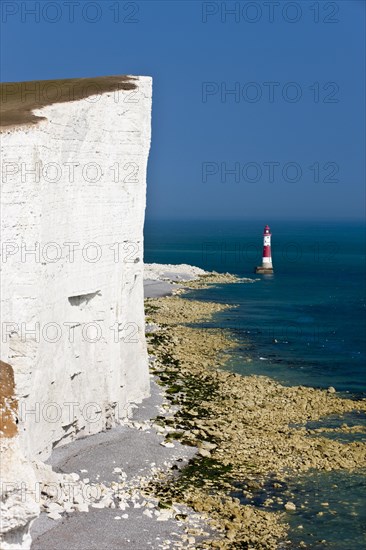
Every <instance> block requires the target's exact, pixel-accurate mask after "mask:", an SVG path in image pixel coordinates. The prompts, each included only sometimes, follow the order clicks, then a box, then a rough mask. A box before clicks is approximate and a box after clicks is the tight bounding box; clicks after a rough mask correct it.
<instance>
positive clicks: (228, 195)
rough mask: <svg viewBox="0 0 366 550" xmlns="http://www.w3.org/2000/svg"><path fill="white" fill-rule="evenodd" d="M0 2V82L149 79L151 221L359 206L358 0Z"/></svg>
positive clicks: (361, 16)
mask: <svg viewBox="0 0 366 550" xmlns="http://www.w3.org/2000/svg"><path fill="white" fill-rule="evenodd" d="M1 4H2V44H1V45H2V48H1V61H2V72H1V80H2V81H4V82H7V81H22V80H36V79H54V78H68V77H69V78H73V77H80V76H99V75H112V74H125V73H127V74H137V75H151V76H152V77H153V79H154V92H153V134H152V149H151V155H150V159H149V169H148V209H147V217H148V218H150V219H154V218H155V219H156V218H176V219H178V218H185V219H190V218H192V219H251V218H259V217H260V218H263V217H265V218H268V219H297V218H298V219H347V220H349V219H361V218H363V217H364V215H365V183H364V181H365V163H364V154H365V126H364V125H365V122H364V120H365V107H364V105H365V104H364V101H363V96H364V79H365V74H364V72H365V69H364V67H365V59H364V41H365V3H364V2H363V1H361V0H360V1H358V0H357V1H353V0H347V1H337V2H327V1H320V2H313V1H298V2H280V1H278V2H267V1H265V0H263V1H261V0H258V1H257V2H253V1H251V2H249V1H242V2H200V1H186V2H180V1H172V2H169V1H163V2H155V1H147V2H141V1H136V2H124V1H120V2H119V1H116V0H114V1H112V0H111V1H109V0H104V1H102V2H84V1H81V0H79V1H74V2H71V3H69V4H68V3H67V2H64V1H63V0H59V1H58V2H48V1H47V0H45V1H40V2H33V1H28V2H23V1H22V2H17V1H6V0H3V1H2V3H1ZM55 4H56V6H55ZM269 4H271V5H269ZM71 8H72V9H73V10H74V16H73V19H74V20H73V21H72V17H71ZM31 10H36V15H34V14H32V13H30V11H31ZM37 10H39V11H38V13H39V16H38V15H37ZM232 10H234V13H229V12H230V11H231V12H232ZM37 18H38V20H36V19H37ZM93 19H95V21H94V22H93ZM230 90H234V91H235V93H231V94H230V93H225V91H226V92H229V91H230ZM270 92H271V93H272V96H271V95H270ZM230 171H232V172H233V173H230Z"/></svg>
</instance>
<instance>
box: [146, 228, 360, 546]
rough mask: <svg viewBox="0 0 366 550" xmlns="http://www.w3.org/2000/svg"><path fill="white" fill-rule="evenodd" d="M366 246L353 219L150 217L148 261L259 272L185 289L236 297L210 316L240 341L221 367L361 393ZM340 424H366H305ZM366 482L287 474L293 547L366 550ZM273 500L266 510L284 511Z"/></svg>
mask: <svg viewBox="0 0 366 550" xmlns="http://www.w3.org/2000/svg"><path fill="white" fill-rule="evenodd" d="M267 222H268V223H269V224H270V226H271V230H272V235H273V236H272V258H273V265H274V270H275V272H274V275H271V276H268V275H267V276H258V275H255V274H254V272H253V270H254V267H255V266H256V265H260V263H261V255H262V231H263V226H264V225H265V223H267ZM365 243H366V239H365V226H364V225H361V224H356V223H310V222H309V223H304V222H298V223H295V222H291V223H290V222H275V223H271V221H270V220H262V221H258V222H147V223H146V226H145V261H146V262H158V263H173V264H178V263H188V264H192V265H197V266H199V267H202V268H204V269H207V270H210V271H211V270H215V271H219V272H226V271H228V272H230V273H235V274H237V275H240V276H243V277H253V278H256V279H258V280H257V281H256V282H255V283H252V284H230V285H220V286H218V287H213V288H210V289H208V290H204V291H192V292H190V293H189V294H188V295H187V296H188V297H191V298H194V299H197V300H212V301H217V302H224V303H229V304H238V306H239V307H237V308H236V309H232V310H226V311H225V312H223V313H220V314H218V315H217V316H216V317H215V318H214V320H213V321H212V322H210V323H209V326H214V327H222V328H223V329H230V330H231V331H232V333H233V334H234V335H235V337H236V338H237V339H238V341H239V347H238V348H236V349H234V350H233V351H231V352H229V354H228V364H227V368H229V369H233V370H235V371H236V372H239V373H241V374H265V375H267V376H271V377H272V378H275V379H277V380H279V381H280V382H281V383H283V384H288V385H292V384H294V385H297V384H303V385H309V386H313V387H322V388H324V387H329V386H334V387H335V388H336V389H337V390H338V391H341V392H344V395H345V396H349V397H350V398H352V399H359V398H361V397H365V392H366V376H365V375H366V369H365V364H366V361H365V357H366V317H365V313H366V312H365V303H366V302H365V281H366V277H365V275H366V273H365V272H366V269H365V267H366V266H365ZM344 423H346V424H347V425H349V426H352V425H355V424H356V425H361V426H364V425H365V415H357V414H356V415H349V417H347V416H342V417H336V416H334V415H333V416H332V417H329V418H325V419H322V420H321V421H320V422H319V423H315V424H314V426H309V427H312V428H316V427H321V426H324V427H328V428H329V427H331V428H334V427H338V426H341V425H342V424H344ZM364 434H365V432H364V429H362V428H361V429H360V432H359V433H358V432H357V433H354V434H352V433H346V434H344V433H343V434H342V433H337V432H324V433H321V434H319V436H325V437H332V438H337V439H338V441H339V442H340V443H344V444H346V443H349V442H351V441H359V442H361V441H364V440H365V435H364ZM312 437H317V435H316V434H314V435H312ZM361 466H364V465H361V464H360V467H361ZM365 479H366V476H365V469H363V470H362V469H361V468H360V470H359V471H357V472H353V473H350V472H342V471H338V472H337V471H336V472H309V473H308V474H306V475H304V476H302V477H301V478H294V479H290V480H288V484H287V489H286V491H287V492H288V494H286V492H285V494H283V495H280V497H281V499H282V502H286V499H288V498H290V499H291V500H293V501H294V502H295V503H296V512H288V513H286V521H287V522H288V523H289V524H290V533H289V538H290V540H291V546H290V548H300V547H302V545H303V544H306V548H310V549H314V550H315V549H320V548H328V549H330V550H359V549H360V548H365V547H366V534H365V524H364V520H365V512H364V511H365V509H366V507H365V506H364V504H365V502H364V501H365V494H366V482H365ZM268 496H272V495H271V491H270V490H269V492H268V493H267V494H264V495H258V498H257V501H255V502H253V503H252V504H254V505H256V506H259V507H260V506H261V505H262V504H261V502H262V501H263V500H265V498H267V497H268ZM282 497H283V498H282ZM255 498H256V497H255ZM281 499H280V501H281ZM280 501H278V500H275V501H274V505H273V507H274V509H280V510H282V511H283V504H281V503H280ZM324 503H327V504H324ZM286 547H287V546H286Z"/></svg>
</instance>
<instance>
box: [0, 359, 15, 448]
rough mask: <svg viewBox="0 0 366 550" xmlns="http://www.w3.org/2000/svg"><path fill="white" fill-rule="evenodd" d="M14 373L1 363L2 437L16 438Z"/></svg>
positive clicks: (0, 415) (0, 407) (9, 367)
mask: <svg viewBox="0 0 366 550" xmlns="http://www.w3.org/2000/svg"><path fill="white" fill-rule="evenodd" d="M14 392H15V384H14V372H13V368H12V366H11V365H9V364H8V363H4V361H0V437H7V438H9V437H14V436H15V435H16V434H17V431H18V427H17V424H16V418H17V411H18V402H17V400H16V399H15V396H14Z"/></svg>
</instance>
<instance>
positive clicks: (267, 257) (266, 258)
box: [262, 225, 272, 269]
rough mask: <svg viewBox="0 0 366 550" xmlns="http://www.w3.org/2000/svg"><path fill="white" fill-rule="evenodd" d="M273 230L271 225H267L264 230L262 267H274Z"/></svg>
mask: <svg viewBox="0 0 366 550" xmlns="http://www.w3.org/2000/svg"><path fill="white" fill-rule="evenodd" d="M271 236H272V234H271V230H270V228H269V225H266V226H265V228H264V231H263V255H262V267H264V268H266V269H272V252H271Z"/></svg>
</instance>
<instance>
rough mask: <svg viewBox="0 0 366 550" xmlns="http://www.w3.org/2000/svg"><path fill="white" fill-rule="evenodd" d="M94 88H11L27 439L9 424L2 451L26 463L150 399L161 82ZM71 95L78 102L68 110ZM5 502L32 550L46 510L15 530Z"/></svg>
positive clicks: (5, 298)
mask: <svg viewBox="0 0 366 550" xmlns="http://www.w3.org/2000/svg"><path fill="white" fill-rule="evenodd" d="M65 83H66V84H65ZM84 84H85V86H89V88H86V87H85V89H83V90H82V86H83V80H82V79H79V80H69V81H53V82H52V83H47V82H46V81H45V82H37V83H32V86H33V88H32V87H29V86H28V87H27V83H17V84H11V85H10V84H9V85H8V89H7V90H3V91H4V93H5V95H4V96H3V97H5V103H4V104H5V108H4V113H5V115H4V121H5V122H4V123H3V126H2V128H1V130H2V133H1V173H2V216H1V218H2V227H1V234H2V259H1V270H2V273H1V310H2V355H1V359H2V360H3V361H4V362H5V363H6V364H8V366H9V365H10V367H11V368H12V370H13V373H14V396H12V397H13V398H15V399H16V400H17V411H18V412H17V413H16V412H15V413H14V412H12V414H13V415H14V414H15V415H16V416H17V434H16V435H12V436H11V434H7V433H6V430H7V422H6V421H5V423H4V422H3V428H2V431H3V434H2V435H3V436H4V441H5V446H4V445H3V451H4V456H5V457H6V456H7V450H6V448H7V446H6V440H7V439H8V441H9V445H8V447H9V452H8V454H9V453H10V455H11V456H13V457H14V456H15V454H18V455H19V456H21V457H24V460H25V461H28V462H31V461H32V460H35V459H37V460H40V459H41V460H44V459H46V458H47V457H48V456H49V455H50V453H51V451H52V449H53V448H54V447H55V446H58V445H62V444H65V443H68V442H70V441H72V440H73V439H75V438H78V437H84V436H87V435H89V434H93V433H96V432H98V431H101V430H104V429H106V428H110V427H112V426H113V425H114V424H115V423H118V422H120V421H121V420H122V419H123V418H124V417H125V416H126V414H127V412H128V408H129V405H130V404H131V403H136V402H140V401H141V400H142V399H143V398H144V397H146V396H147V395H148V393H149V375H148V361H147V351H146V345H145V336H144V308H143V223H144V212H145V198H146V168H147V159H148V153H149V148H150V133H151V130H150V128H151V94H152V82H151V79H150V78H149V77H112V78H109V79H103V78H100V79H87V80H85V83H84ZM6 86H7V85H6V84H3V85H2V87H3V88H4V87H6ZM37 86H38V87H37ZM65 86H66V87H68V90H67V93H68V94H69V92H70V89H73V87H75V88H76V86H77V87H78V89H77V93H76V94H74V95H73V96H72V97H71V98H70V97H68V99H65V89H66V88H65ZM93 86H94V87H93ZM32 90H33V92H32ZM60 90H61V91H60ZM80 90H81V91H80ZM46 92H47V94H48V95H47V97H46V99H45V96H46ZM54 92H55V93H56V92H57V93H56V95H55V97H54V98H53V99H52V101H51V100H49V99H48V96H49V95H50V94H51V95H52V93H54ZM58 92H59V93H58ZM34 93H36V95H37V94H38V100H39V101H38V102H37V97H35V98H33V99H32V102H30V100H29V97H31V96H32V94H34ZM32 97H33V96H32ZM7 106H8V108H7ZM32 251H33V252H32ZM8 398H9V396H5V397H4V400H3V401H4V403H5V405H4V403H3V405H4V407H6V401H7V399H8ZM5 420H6V418H5ZM14 441H15V442H14ZM10 442H11V443H10ZM14 448H16V451H14ZM10 455H9V456H10ZM22 460H23V458H22ZM13 470H14V468H13ZM15 470H16V468H15ZM29 478H32V474H29ZM6 481H13V480H12V479H9V480H6V479H3V482H6ZM14 494H15V493H14V492H13V496H12V497H11V498H13V500H14V499H15V500H16V498H15V497H14ZM2 497H3V499H2V505H3V506H4V510H6V517H9V518H10V520H9V521H8V522H6V525H5V534H4V540H5V542H4V543H3V547H4V548H13V547H14V548H21V547H23V548H28V547H29V540H28V539H29V537H28V534H27V533H28V531H27V528H25V527H24V525H25V526H27V520H26V519H25V518H29V517H30V515H32V514H31V512H32V510H33V511H34V510H36V512H37V507H33V508H32V506H28V509H26V508H24V514H25V516H24V518H21V515H22V514H21V512H19V506H18V504H17V506H18V507H17V509H16V510H15V513H16V514H17V517H18V520H19V521H17V520H11V509H10V511H9V506H10V507H11V502H10V501H11V498H10V497H9V494H8V493H6V491H5V492H4V491H3V495H2ZM7 503H8V504H7ZM9 503H10V504H9ZM36 512H35V513H36ZM24 522H25V523H24ZM19 526H20V527H19ZM17 529H20V530H19V533H20V535H19V537H20V538H19V537H18V538H17V536H16V533H17ZM3 530H4V529H3ZM6 541H8V542H6ZM12 541H15V542H14V544H16V545H17V546H12V544H13V542H12ZM7 544H8V546H7Z"/></svg>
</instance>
